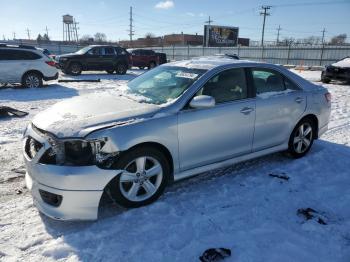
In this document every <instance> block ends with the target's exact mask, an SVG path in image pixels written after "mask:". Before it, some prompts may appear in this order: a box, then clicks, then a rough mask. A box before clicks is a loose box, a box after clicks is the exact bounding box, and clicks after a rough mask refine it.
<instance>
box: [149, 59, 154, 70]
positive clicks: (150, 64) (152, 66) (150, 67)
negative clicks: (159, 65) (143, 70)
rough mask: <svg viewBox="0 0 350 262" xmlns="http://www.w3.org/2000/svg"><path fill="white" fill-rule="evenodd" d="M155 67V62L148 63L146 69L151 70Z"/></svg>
mask: <svg viewBox="0 0 350 262" xmlns="http://www.w3.org/2000/svg"><path fill="white" fill-rule="evenodd" d="M155 67H156V63H155V62H153V61H152V62H150V63H149V65H148V69H152V68H155Z"/></svg>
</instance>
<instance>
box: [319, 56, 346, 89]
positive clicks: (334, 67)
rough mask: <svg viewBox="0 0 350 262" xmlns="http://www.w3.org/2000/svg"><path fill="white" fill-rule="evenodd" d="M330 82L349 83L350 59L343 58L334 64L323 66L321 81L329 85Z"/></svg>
mask: <svg viewBox="0 0 350 262" xmlns="http://www.w3.org/2000/svg"><path fill="white" fill-rule="evenodd" d="M331 80H340V81H346V82H350V57H345V58H343V59H341V60H339V61H338V62H336V63H333V64H331V65H328V66H325V68H324V69H323V71H322V74H321V81H322V82H323V83H329V82H330V81H331Z"/></svg>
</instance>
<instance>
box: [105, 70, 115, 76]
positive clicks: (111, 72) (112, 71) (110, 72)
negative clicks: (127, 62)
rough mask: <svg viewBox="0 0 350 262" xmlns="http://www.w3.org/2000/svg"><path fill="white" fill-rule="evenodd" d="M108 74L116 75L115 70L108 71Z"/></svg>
mask: <svg viewBox="0 0 350 262" xmlns="http://www.w3.org/2000/svg"><path fill="white" fill-rule="evenodd" d="M106 72H107V74H110V75H111V74H113V73H114V70H106Z"/></svg>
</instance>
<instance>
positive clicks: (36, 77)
mask: <svg viewBox="0 0 350 262" xmlns="http://www.w3.org/2000/svg"><path fill="white" fill-rule="evenodd" d="M22 86H23V87H26V88H37V87H42V86H43V78H42V76H41V75H40V74H39V73H36V72H29V73H26V74H25V75H24V76H23V77H22Z"/></svg>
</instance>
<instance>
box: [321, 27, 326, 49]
mask: <svg viewBox="0 0 350 262" xmlns="http://www.w3.org/2000/svg"><path fill="white" fill-rule="evenodd" d="M325 33H326V28H323V30H322V45H324V35H325Z"/></svg>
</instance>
